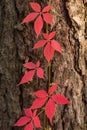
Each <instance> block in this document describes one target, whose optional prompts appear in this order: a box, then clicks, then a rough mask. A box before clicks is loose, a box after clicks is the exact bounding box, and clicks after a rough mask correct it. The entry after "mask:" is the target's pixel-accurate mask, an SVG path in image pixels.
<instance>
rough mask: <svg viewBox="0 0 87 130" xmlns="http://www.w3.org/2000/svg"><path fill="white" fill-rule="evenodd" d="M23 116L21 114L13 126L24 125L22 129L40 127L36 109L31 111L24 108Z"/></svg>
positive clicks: (28, 129)
mask: <svg viewBox="0 0 87 130" xmlns="http://www.w3.org/2000/svg"><path fill="white" fill-rule="evenodd" d="M24 113H25V116H22V117H21V118H20V119H19V120H18V121H17V122H16V123H15V124H14V126H24V125H26V126H25V128H24V130H33V129H34V127H36V128H41V124H40V119H39V117H38V115H37V110H34V112H33V113H32V111H31V109H24Z"/></svg>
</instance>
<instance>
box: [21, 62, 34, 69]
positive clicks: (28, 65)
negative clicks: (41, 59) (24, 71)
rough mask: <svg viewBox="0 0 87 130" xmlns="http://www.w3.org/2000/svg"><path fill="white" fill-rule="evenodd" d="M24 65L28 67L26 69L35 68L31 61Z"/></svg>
mask: <svg viewBox="0 0 87 130" xmlns="http://www.w3.org/2000/svg"><path fill="white" fill-rule="evenodd" d="M23 66H24V67H26V68H28V69H34V68H35V64H34V63H32V62H28V63H25V64H23Z"/></svg>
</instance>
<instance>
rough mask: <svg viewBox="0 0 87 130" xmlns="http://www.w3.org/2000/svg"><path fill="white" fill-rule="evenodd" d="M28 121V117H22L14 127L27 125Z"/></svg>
mask: <svg viewBox="0 0 87 130" xmlns="http://www.w3.org/2000/svg"><path fill="white" fill-rule="evenodd" d="M29 121H30V118H29V117H26V116H23V117H21V118H20V119H19V120H18V121H17V122H16V123H15V124H14V126H23V125H25V124H27V123H28V122H29Z"/></svg>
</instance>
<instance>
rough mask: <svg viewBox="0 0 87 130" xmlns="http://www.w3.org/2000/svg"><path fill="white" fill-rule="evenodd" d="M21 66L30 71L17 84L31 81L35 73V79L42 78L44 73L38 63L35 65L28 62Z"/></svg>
mask: <svg viewBox="0 0 87 130" xmlns="http://www.w3.org/2000/svg"><path fill="white" fill-rule="evenodd" d="M23 66H24V67H25V68H27V69H29V70H30V71H28V72H26V74H25V75H24V76H23V77H22V79H21V81H20V83H19V84H24V83H26V82H28V81H30V80H32V79H33V77H34V74H35V73H36V74H37V77H39V78H44V71H43V69H42V68H41V67H40V61H37V63H36V65H35V64H34V63H33V62H28V63H25V64H23Z"/></svg>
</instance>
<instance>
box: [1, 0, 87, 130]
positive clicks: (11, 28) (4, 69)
mask: <svg viewBox="0 0 87 130" xmlns="http://www.w3.org/2000/svg"><path fill="white" fill-rule="evenodd" d="M29 1H30V0H0V130H22V128H16V127H12V125H13V124H14V123H15V121H16V120H17V119H18V118H19V117H20V116H21V115H22V114H23V113H22V112H23V111H22V108H23V107H29V106H30V105H31V103H32V99H33V98H34V97H32V94H31V93H32V92H33V91H35V90H37V89H38V88H39V89H40V88H43V86H44V88H46V87H45V86H46V84H47V76H46V79H45V80H38V79H37V78H36V77H35V79H34V80H33V81H32V82H30V83H29V84H25V85H22V86H20V87H19V86H16V85H17V83H19V81H20V79H21V77H22V75H23V74H24V72H25V70H24V69H23V67H22V64H23V63H25V62H27V61H33V62H36V61H37V59H38V58H39V59H40V60H41V63H42V66H43V67H44V68H45V74H46V73H47V69H46V65H47V62H46V60H44V58H43V55H42V54H41V53H42V51H43V49H40V50H35V51H32V47H33V45H34V43H35V42H36V38H35V33H34V31H33V23H30V24H27V25H21V24H20V22H21V21H22V19H23V18H24V17H25V16H26V15H27V14H28V13H29V11H30V10H31V9H30V8H29V4H28V2H29ZM33 1H34V0H33ZM37 2H39V3H41V4H42V6H44V5H46V1H45V0H42V1H40V0H37ZM51 4H52V5H53V6H54V9H53V11H52V13H53V15H54V18H55V21H56V24H55V26H53V27H51V30H56V31H57V35H56V39H57V40H58V41H59V42H60V43H61V46H62V48H63V53H62V55H60V54H58V53H55V57H54V59H53V62H52V69H51V71H52V72H51V74H52V79H51V80H52V82H58V83H59V84H60V86H59V88H58V92H59V93H63V94H64V95H65V96H66V97H67V98H68V99H69V100H70V101H71V104H70V105H65V106H58V107H57V112H56V115H55V119H54V121H53V122H54V123H53V126H52V127H53V128H52V130H86V129H87V45H86V44H87V40H86V38H87V30H86V27H87V17H86V14H87V0H61V1H60V3H59V4H58V3H56V2H55V1H54V0H53V1H52V2H51ZM44 29H45V28H44Z"/></svg>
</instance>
